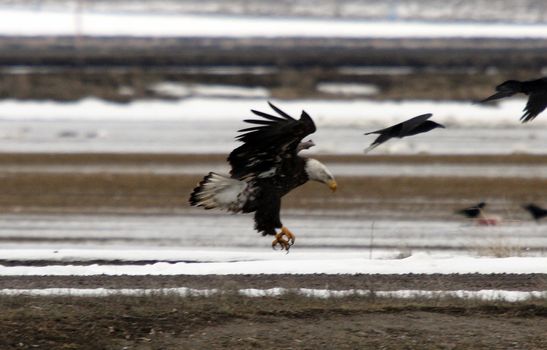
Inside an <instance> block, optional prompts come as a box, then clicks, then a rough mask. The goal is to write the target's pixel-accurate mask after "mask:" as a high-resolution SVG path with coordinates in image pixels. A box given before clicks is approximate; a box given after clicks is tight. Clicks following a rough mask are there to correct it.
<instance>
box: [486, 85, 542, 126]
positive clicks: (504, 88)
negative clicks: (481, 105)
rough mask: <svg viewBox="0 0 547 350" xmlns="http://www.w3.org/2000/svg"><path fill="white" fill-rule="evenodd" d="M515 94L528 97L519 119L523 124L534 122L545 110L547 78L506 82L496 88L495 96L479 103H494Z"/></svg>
mask: <svg viewBox="0 0 547 350" xmlns="http://www.w3.org/2000/svg"><path fill="white" fill-rule="evenodd" d="M517 93H523V94H525V95H527V96H528V102H527V103H526V106H525V107H524V114H523V115H522V117H520V120H521V121H522V122H523V123H526V122H529V121H531V120H534V118H535V117H537V116H538V114H540V113H541V112H543V111H544V110H545V108H547V77H544V78H540V79H535V80H527V81H518V80H507V81H505V82H503V83H501V84H500V85H498V86H496V93H495V94H493V95H492V96H490V97H487V98H485V99H484V100H482V101H480V102H489V101H494V100H498V99H500V98H504V97H510V96H513V95H515V94H517Z"/></svg>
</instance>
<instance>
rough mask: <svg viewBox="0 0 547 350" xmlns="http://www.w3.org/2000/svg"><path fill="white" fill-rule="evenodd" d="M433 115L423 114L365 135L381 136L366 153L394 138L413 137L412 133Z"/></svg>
mask: <svg viewBox="0 0 547 350" xmlns="http://www.w3.org/2000/svg"><path fill="white" fill-rule="evenodd" d="M432 115H433V114H431V113H427V114H422V115H419V116H417V117H414V118H410V119H408V120H405V121H404V122H402V123H399V124H395V125H393V126H390V127H388V128H385V129H380V130H376V131H372V132H367V133H365V135H370V134H380V136H378V137H377V138H376V140H374V142H373V143H371V144H370V146H368V147H367V149H365V153H366V152H369V151H370V150H372V149H374V148H376V147H377V146H379V145H381V144H382V143H384V142H386V141H387V140H389V139H390V138H392V137H405V136H408V135H413V133H412V131H413V130H414V129H416V128H417V127H419V126H420V125H422V124H423V123H424V122H425V121H426V120H427V119H429V118H431V116H432Z"/></svg>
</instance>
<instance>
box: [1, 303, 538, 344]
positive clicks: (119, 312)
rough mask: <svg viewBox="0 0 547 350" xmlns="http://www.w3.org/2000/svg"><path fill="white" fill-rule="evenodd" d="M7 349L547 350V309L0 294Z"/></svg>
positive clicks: (532, 306)
mask: <svg viewBox="0 0 547 350" xmlns="http://www.w3.org/2000/svg"><path fill="white" fill-rule="evenodd" d="M0 307H1V308H2V313H0V346H1V347H2V349H36V348H37V349H257V348H258V349H369V348H370V349H544V348H545V347H547V304H545V301H530V302H526V303H513V304H510V303H503V302H493V303H483V302H479V301H461V300H451V299H438V300H420V299H417V300H397V299H384V298H376V297H347V298H335V299H317V298H304V297H300V296H298V295H292V294H289V295H285V296H282V297H276V298H246V297H240V296H237V295H233V294H230V293H228V294H225V295H221V296H215V297H209V298H202V297H188V298H180V297H173V296H162V295H158V296H153V297H120V296H112V297H104V298H78V297H50V298H36V297H1V298H0Z"/></svg>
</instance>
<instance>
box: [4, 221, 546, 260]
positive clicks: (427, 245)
mask: <svg viewBox="0 0 547 350" xmlns="http://www.w3.org/2000/svg"><path fill="white" fill-rule="evenodd" d="M345 214H346V216H337V215H332V214H331V215H329V214H328V213H325V212H317V213H316V214H313V212H306V213H305V214H303V215H294V214H291V213H285V214H283V217H284V223H285V224H286V225H287V226H288V227H291V228H292V229H293V231H294V232H295V233H296V234H297V236H298V240H297V245H296V246H295V249H293V250H292V251H291V253H290V254H289V255H287V256H285V254H283V253H280V252H275V251H272V249H271V248H269V246H270V242H271V237H262V236H260V235H259V234H257V233H256V232H255V231H254V230H253V228H252V225H253V224H252V215H231V214H222V213H218V212H217V213H214V212H203V211H197V210H196V211H195V212H194V211H192V213H187V214H182V213H181V214H176V215H144V216H143V215H128V214H127V215H121V216H118V215H91V214H90V215H75V214H73V215H71V214H64V215H55V214H40V215H38V214H35V215H32V214H11V215H8V214H3V215H1V216H0V223H1V225H0V240H1V242H2V248H3V249H5V250H2V251H1V252H2V253H1V254H0V256H1V257H2V259H3V260H20V261H24V260H47V261H60V262H64V263H67V262H70V261H94V260H99V261H102V260H104V261H113V260H120V261H124V260H125V261H174V262H176V261H186V262H222V261H224V262H227V261H245V260H251V261H252V260H263V259H290V260H292V259H300V258H303V259H317V258H319V257H321V256H323V257H329V258H330V259H337V258H341V257H346V258H349V257H353V258H356V257H366V258H375V259H386V258H395V257H400V256H408V255H411V254H415V253H420V252H423V253H427V254H430V255H432V256H436V257H450V256H455V255H461V256H478V255H484V254H488V252H491V253H495V248H496V247H498V248H499V249H500V250H503V249H506V250H507V252H508V253H512V254H514V255H517V256H538V255H544V254H545V253H546V252H545V251H544V247H546V246H547V235H546V234H545V227H544V225H540V224H539V225H538V224H536V223H534V222H530V221H526V222H508V223H506V224H504V225H500V226H496V227H481V226H475V225H472V224H470V223H466V222H465V221H448V222H446V221H420V220H416V221H401V220H396V219H392V220H378V221H371V220H370V219H365V218H360V215H359V214H358V213H354V216H353V217H347V215H348V213H347V212H346V213H345Z"/></svg>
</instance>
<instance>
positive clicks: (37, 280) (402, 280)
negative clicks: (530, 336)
mask: <svg viewBox="0 0 547 350" xmlns="http://www.w3.org/2000/svg"><path fill="white" fill-rule="evenodd" d="M293 263H294V264H298V262H297V261H295V262H293ZM126 264H127V262H126ZM58 287H66V288H99V287H101V288H177V287H187V288H196V289H211V288H218V289H220V290H227V291H233V290H238V289H246V288H257V289H268V288H276V287H282V288H287V289H291V288H315V289H332V290H345V289H368V290H372V291H375V290H401V289H418V290H459V289H465V290H480V289H505V290H519V291H533V290H547V275H545V274H490V275H483V274H463V275H443V274H430V275H424V274H405V275H326V274H316V275H226V276H221V275H203V276H199V275H197V276H194V275H179V276H1V277H0V289H3V288H17V289H27V288H58Z"/></svg>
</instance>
